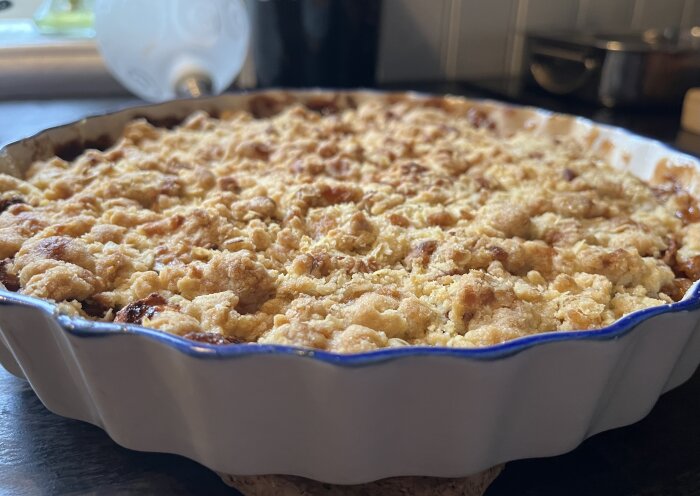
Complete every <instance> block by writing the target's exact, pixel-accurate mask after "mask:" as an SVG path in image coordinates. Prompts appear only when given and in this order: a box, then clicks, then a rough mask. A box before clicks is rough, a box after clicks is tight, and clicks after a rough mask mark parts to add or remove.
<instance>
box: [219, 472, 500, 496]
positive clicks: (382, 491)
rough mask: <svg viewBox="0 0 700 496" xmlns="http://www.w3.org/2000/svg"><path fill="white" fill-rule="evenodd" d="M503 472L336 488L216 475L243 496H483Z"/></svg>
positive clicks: (285, 478)
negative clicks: (272, 495) (457, 477)
mask: <svg viewBox="0 0 700 496" xmlns="http://www.w3.org/2000/svg"><path fill="white" fill-rule="evenodd" d="M501 470H503V465H497V466H495V467H492V468H490V469H488V470H484V471H483V472H480V473H478V474H475V475H471V476H469V477H462V478H459V479H444V478H440V477H392V478H390V479H383V480H379V481H375V482H369V483H367V484H358V485H354V486H339V485H334V484H324V483H322V482H317V481H314V480H311V479H305V478H303V477H295V476H291V475H252V476H235V475H227V474H219V475H220V476H221V478H222V479H223V481H224V482H225V483H226V484H228V485H229V486H231V487H234V488H236V489H237V490H238V491H240V492H241V493H243V494H244V495H245V496H268V495H271V494H274V495H276V496H373V495H381V496H407V495H411V496H482V495H483V494H484V492H485V491H486V489H487V488H488V487H489V486H490V485H491V483H492V482H493V481H494V480H495V479H496V477H497V476H498V474H500V473H501Z"/></svg>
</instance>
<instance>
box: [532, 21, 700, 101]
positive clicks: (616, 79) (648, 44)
mask: <svg viewBox="0 0 700 496" xmlns="http://www.w3.org/2000/svg"><path fill="white" fill-rule="evenodd" d="M525 60H526V61H527V62H526V64H525V69H526V70H525V74H524V76H525V78H526V79H527V80H528V81H529V82H530V83H534V84H536V85H538V86H540V87H542V88H544V89H545V90H547V91H549V92H551V93H555V94H559V95H575V96H578V97H581V98H583V99H586V100H589V101H595V102H597V103H600V104H602V105H605V106H607V107H614V106H620V105H653V104H657V105H659V104H677V103H680V102H681V101H682V99H683V95H684V94H685V92H686V91H687V90H688V88H691V87H693V86H697V85H700V28H698V27H696V28H693V29H690V30H685V31H678V30H648V31H645V32H642V33H624V34H617V35H611V34H605V33H597V34H596V33H557V34H538V33H532V34H529V35H528V36H527V43H526V59H525Z"/></svg>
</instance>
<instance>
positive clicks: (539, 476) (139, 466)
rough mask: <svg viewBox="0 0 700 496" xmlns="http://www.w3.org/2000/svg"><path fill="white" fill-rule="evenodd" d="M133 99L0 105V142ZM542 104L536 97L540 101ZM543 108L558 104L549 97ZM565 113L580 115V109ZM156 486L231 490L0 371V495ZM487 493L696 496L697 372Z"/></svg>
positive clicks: (663, 135)
mask: <svg viewBox="0 0 700 496" xmlns="http://www.w3.org/2000/svg"><path fill="white" fill-rule="evenodd" d="M418 89H428V90H431V89H432V90H435V91H441V90H443V88H441V87H438V88H425V87H423V88H418ZM444 90H446V91H452V92H455V93H457V92H463V91H461V88H454V87H450V88H444ZM469 93H470V94H474V93H473V92H471V91H470V92H469ZM525 101H526V102H527V100H525ZM133 102H134V100H131V99H111V100H78V101H45V102H37V101H35V102H4V103H0V146H1V145H3V144H5V143H7V142H9V141H13V140H15V139H19V138H22V137H24V136H28V135H30V134H32V133H34V132H36V131H38V130H40V129H42V128H44V127H48V126H53V125H57V124H60V123H63V122H68V121H71V120H75V119H77V118H80V117H82V116H84V115H89V114H94V113H99V112H102V111H105V110H108V109H114V108H119V107H122V106H125V105H128V104H131V103H133ZM545 103H546V102H545ZM545 103H542V102H541V101H540V102H537V104H539V105H543V106H548V105H546V104H545ZM552 107H554V108H555V109H557V110H567V108H566V107H564V108H562V106H561V104H558V103H557V104H556V105H552ZM570 111H572V112H576V113H586V112H585V111H583V110H581V108H580V107H574V108H572V109H571V110H570ZM589 115H590V116H591V117H593V118H596V115H591V114H589ZM601 116H602V117H601ZM598 120H601V121H605V122H610V123H613V124H625V123H627V124H628V125H630V126H631V127H635V128H636V129H637V130H639V131H641V132H643V133H645V134H648V135H652V136H656V137H658V138H660V139H663V140H666V141H669V142H672V143H675V144H676V145H677V146H679V147H680V148H684V149H686V150H689V151H696V152H697V150H700V139H699V138H698V137H696V136H693V135H690V136H689V135H687V134H683V133H678V134H677V132H678V115H675V116H673V115H671V116H669V115H663V116H660V115H658V114H646V115H645V114H641V115H639V114H629V113H610V112H608V111H605V112H604V113H602V114H599V115H598ZM156 493H157V494H173V495H189V494H208V495H213V496H215V495H218V494H228V495H230V494H237V493H236V492H235V491H234V490H233V489H231V488H229V487H227V486H226V485H225V484H224V483H223V482H222V481H221V480H220V479H219V477H218V476H217V475H216V474H214V473H213V472H211V471H210V470H208V469H206V468H204V467H202V466H201V465H198V464H197V463H195V462H192V461H190V460H187V459H185V458H182V457H179V456H174V455H163V454H154V453H138V452H134V451H130V450H127V449H125V448H121V447H120V446H118V445H116V444H115V443H114V442H112V441H111V440H110V439H109V437H108V436H107V435H106V434H105V433H104V432H103V431H102V430H100V429H99V428H97V427H94V426H91V425H88V424H84V423H81V422H77V421H73V420H68V419H64V418H61V417H58V416H56V415H53V414H52V413H50V412H48V411H47V410H46V409H45V408H44V407H43V405H42V404H41V403H40V402H39V400H38V399H37V398H36V396H35V395H34V393H33V392H32V391H31V388H30V387H29V385H28V384H27V383H26V382H24V381H22V380H19V379H16V378H14V377H12V376H10V375H9V374H8V373H6V372H5V371H4V370H2V369H0V496H4V495H13V496H14V495H24V494H28V495H34V494H52V495H53V494H71V495H72V494H76V495H78V494H156ZM486 494H487V496H500V495H515V494H517V495H522V496H530V495H552V496H554V495H556V496H559V495H563V494H568V495H574V496H575V495H582V496H583V495H591V494H595V495H598V496H607V495H611V496H612V495H615V496H626V495H629V496H632V495H639V496H646V495H666V494H668V495H683V496H690V495H700V373H696V374H695V376H694V377H693V379H692V380H691V381H690V382H688V383H686V384H685V385H683V386H681V387H680V388H678V389H677V390H675V391H672V392H670V393H668V394H666V395H665V396H664V397H662V398H661V400H660V401H659V403H658V405H657V406H656V407H655V409H654V410H653V411H652V413H651V414H650V415H649V416H648V417H647V418H646V419H644V420H643V421H641V422H639V423H637V424H635V425H633V426H629V427H625V428H622V429H617V430H614V431H610V432H606V433H602V434H599V435H597V436H595V437H593V438H592V439H589V440H588V441H586V442H584V443H583V445H582V446H580V447H579V448H578V449H576V450H574V451H573V452H571V453H569V454H566V455H562V456H558V457H553V458H548V459H536V460H524V461H516V462H511V463H509V464H508V465H507V466H506V469H505V470H504V472H503V473H502V474H501V476H500V477H499V478H498V479H497V480H496V482H495V483H494V484H493V485H492V486H491V488H489V490H488V491H487V493H486Z"/></svg>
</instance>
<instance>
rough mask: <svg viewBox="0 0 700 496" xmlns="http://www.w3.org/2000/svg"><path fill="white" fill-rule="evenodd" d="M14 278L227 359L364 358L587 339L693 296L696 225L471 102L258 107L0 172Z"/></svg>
mask: <svg viewBox="0 0 700 496" xmlns="http://www.w3.org/2000/svg"><path fill="white" fill-rule="evenodd" d="M0 212H1V213H0V261H2V262H0V284H1V285H3V286H4V287H6V288H7V289H9V290H11V291H20V292H21V293H23V294H27V295H32V296H36V297H40V298H46V299H50V300H54V301H56V302H58V303H59V307H60V308H61V309H62V310H63V311H64V312H67V313H70V314H74V315H82V316H84V317H89V318H97V319H101V320H106V321H111V320H114V321H116V322H125V323H137V324H141V325H144V326H148V327H153V328H156V329H161V330H163V331H166V332H170V333H175V334H179V335H182V336H185V337H187V338H190V339H193V340H196V341H203V342H206V343H213V344H227V343H238V342H261V343H280V344H289V345H298V346H306V347H311V348H319V349H327V350H331V351H337V352H360V351H367V350H372V349H375V348H380V347H386V346H406V345H435V346H453V347H472V346H485V345H490V344H495V343H499V342H503V341H506V340H509V339H513V338H517V337H520V336H525V335H528V334H534V333H541V332H546V331H552V330H573V329H593V328H599V327H602V326H605V325H608V324H610V323H612V322H613V321H615V320H616V319H619V318H620V317H622V316H623V315H625V314H627V313H629V312H632V311H634V310H638V309H641V308H646V307H651V306H655V305H661V304H665V303H669V302H671V301H673V300H678V299H680V298H682V296H683V295H684V293H685V292H686V291H687V289H688V288H689V286H690V284H691V283H692V281H694V280H697V279H698V278H699V277H700V223H699V222H700V210H698V206H697V203H696V201H695V199H694V198H693V197H692V196H691V195H690V194H688V193H687V192H685V191H684V190H683V188H681V187H680V186H678V183H676V182H674V178H673V177H672V174H671V175H669V177H667V178H661V182H660V184H658V185H655V186H654V187H652V186H650V185H648V184H647V183H645V182H643V181H641V180H639V179H637V178H635V177H634V176H632V175H631V174H629V173H626V172H622V171H619V170H616V169H613V168H612V167H610V166H608V165H607V164H605V163H604V162H602V161H600V160H597V159H595V158H593V157H592V156H591V155H590V154H589V153H588V151H587V150H586V149H585V147H584V146H583V145H581V144H580V143H579V142H577V141H576V140H574V139H573V138H571V139H567V138H562V137H558V138H556V139H555V138H552V137H546V136H540V135H534V134H533V133H529V132H528V131H519V132H515V133H513V134H508V135H505V134H503V133H500V132H499V130H498V126H497V125H496V124H495V122H494V121H493V120H492V119H491V117H490V115H489V113H488V112H487V111H486V110H484V109H482V108H478V107H476V106H475V104H473V103H471V102H468V101H465V100H462V99H459V98H434V99H428V100H420V99H414V98H409V97H404V98H401V97H391V98H385V99H382V98H377V99H374V100H367V101H364V102H360V103H357V102H353V101H351V100H350V99H346V100H345V101H343V100H342V99H341V100H336V99H327V100H325V101H324V100H318V101H315V102H312V103H311V104H308V105H307V106H303V105H300V104H298V103H294V102H292V101H285V100H284V99H281V100H280V99H265V98H264V97H257V98H256V99H254V100H253V102H252V103H251V112H246V111H234V112H228V113H223V114H222V115H221V116H219V118H212V117H209V116H207V115H206V114H204V113H196V114H193V115H192V116H191V117H190V118H189V119H187V121H185V122H184V123H183V124H182V125H181V126H179V127H176V128H174V129H170V130H168V129H160V128H155V127H153V126H151V125H149V124H148V123H146V122H145V121H143V120H137V121H134V122H132V123H131V124H129V125H128V127H127V129H126V130H125V132H124V137H123V138H122V139H121V140H120V141H119V142H118V143H117V144H116V145H115V146H113V147H112V148H110V149H108V150H106V151H104V152H100V151H96V150H87V151H85V152H84V153H83V154H82V155H80V156H79V157H78V158H77V159H75V160H74V161H72V162H66V161H64V160H62V159H60V158H57V157H54V158H52V159H50V160H47V161H43V162H38V163H35V164H34V165H33V166H32V167H31V168H30V169H29V171H28V173H27V177H26V178H25V180H19V179H16V178H13V177H10V176H8V175H3V174H0Z"/></svg>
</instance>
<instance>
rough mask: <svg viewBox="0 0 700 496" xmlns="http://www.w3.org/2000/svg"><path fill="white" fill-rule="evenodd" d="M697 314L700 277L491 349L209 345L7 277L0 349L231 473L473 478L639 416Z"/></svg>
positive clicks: (77, 406)
mask: <svg viewBox="0 0 700 496" xmlns="http://www.w3.org/2000/svg"><path fill="white" fill-rule="evenodd" d="M267 94H269V92H268V93H267ZM350 94H351V95H352V96H353V98H355V99H363V98H378V97H381V94H378V93H373V92H352V93H350ZM256 95H260V93H248V94H237V95H225V96H220V97H216V98H209V99H202V100H182V101H175V102H169V103H164V104H158V105H151V106H147V107H140V108H135V109H127V110H123V111H120V112H116V113H113V114H109V115H103V116H98V117H91V118H88V119H84V120H82V121H79V122H76V123H73V124H69V125H65V126H61V127H57V128H53V129H50V130H47V131H44V132H42V133H40V134H38V135H36V136H34V137H31V138H28V139H26V140H23V141H20V142H17V143H14V144H11V145H9V146H7V147H6V148H5V149H3V150H2V151H0V171H4V172H9V173H12V174H16V175H18V174H21V173H22V172H23V171H24V170H25V169H26V167H27V166H28V165H29V164H30V163H31V162H32V161H33V160H35V159H39V158H44V157H48V156H50V155H53V154H54V153H56V152H57V151H60V153H64V154H65V153H69V152H70V151H71V150H72V151H73V152H76V151H78V150H80V149H83V148H85V147H89V146H94V144H95V143H100V144H102V145H105V144H107V143H109V142H110V141H113V140H114V139H115V138H116V137H118V136H119V134H120V133H121V131H122V129H123V127H124V125H125V124H126V123H127V122H128V121H130V120H131V119H133V118H135V117H137V116H145V117H147V118H149V119H150V120H151V121H154V122H159V121H160V122H166V121H169V122H173V121H176V120H178V119H181V118H184V117H185V116H186V115H188V114H189V113H191V112H192V111H194V110H197V109H204V110H208V111H212V112H215V111H219V110H223V109H235V108H245V107H246V106H247V105H248V102H249V100H250V99H251V98H255V96H256ZM285 95H287V96H289V95H291V96H292V97H293V98H298V99H301V100H304V99H306V98H309V97H314V98H317V97H318V96H319V95H322V96H328V95H329V94H328V93H325V92H320V91H306V92H303V91H302V92H291V93H290V92H287V93H285ZM416 98H422V97H421V96H419V95H416ZM474 104H475V105H479V106H481V107H484V108H486V109H487V110H488V111H489V112H490V114H491V115H492V116H493V118H494V119H495V120H496V122H497V125H498V127H499V128H500V129H505V130H508V129H516V128H521V127H526V128H528V129H530V130H531V132H533V133H540V132H542V133H552V134H566V135H574V136H576V137H578V138H579V139H582V140H585V141H586V142H587V143H589V144H590V146H591V149H592V150H593V151H596V152H597V153H598V154H599V155H603V156H605V158H606V159H607V160H608V161H609V162H611V163H612V164H613V165H615V166H617V167H626V168H628V169H629V170H631V171H632V172H633V173H635V174H636V175H638V176H639V177H641V178H643V179H648V178H650V177H651V175H652V174H653V171H654V170H655V167H656V165H657V164H658V163H659V162H660V161H663V160H667V161H669V162H670V163H673V164H680V165H685V166H691V167H694V168H697V167H700V162H699V161H698V159H696V158H693V157H690V156H688V155H684V154H682V153H680V152H677V151H674V150H672V149H670V148H668V147H666V146H665V145H663V144H662V143H659V142H656V141H653V140H649V139H645V138H642V137H639V136H635V135H633V134H630V133H628V132H626V131H624V130H621V129H617V128H612V127H608V126H603V125H595V124H593V123H592V122H590V121H588V120H585V119H581V118H575V117H568V116H562V115H558V114H551V113H549V112H545V111H543V110H538V109H532V108H522V107H514V106H508V105H505V104H500V103H496V102H474ZM66 150H68V151H66ZM687 186H689V187H691V188H693V187H695V186H696V185H692V184H689V185H687ZM699 322H700V289H699V287H698V284H694V285H693V286H692V287H691V289H690V290H689V292H688V294H686V296H685V298H684V299H683V300H682V301H680V302H678V303H674V304H670V305H664V306H659V307H654V308H649V309H645V310H641V311H638V312H635V313H633V314H630V315H628V316H626V317H624V318H623V319H621V320H619V321H617V322H616V323H614V324H613V325H611V326H609V327H606V328H603V329H599V330H593V331H580V332H552V333H546V334H539V335H533V336H528V337H525V338H520V339H517V340H513V341H509V342H506V343H503V344H500V345H497V346H491V347H486V348H477V349H450V348H427V347H405V348H392V349H383V350H379V351H373V352H369V353H362V354H354V355H338V354H333V353H327V352H321V351H312V350H302V349H297V348H290V347H284V346H273V345H256V344H253V345H250V344H246V345H229V346H212V345H208V344H203V343H197V342H192V341H188V340H185V339H182V338H179V337H177V336H173V335H169V334H166V333H164V332H161V331H157V330H153V329H147V328H144V327H140V326H136V325H120V324H111V323H96V322H91V321H87V320H84V319H79V318H71V317H67V316H64V315H59V314H58V313H57V312H56V310H55V307H54V305H52V304H51V303H49V302H46V301H42V300H38V299H35V298H31V297H26V296H22V295H18V294H16V293H11V292H7V291H0V363H2V365H3V366H4V367H5V368H6V369H7V370H8V371H10V372H11V373H12V374H14V375H16V376H18V377H22V378H26V379H27V380H28V381H29V383H30V384H31V386H32V388H33V389H34V391H35V392H36V394H37V395H38V397H39V398H40V399H41V401H42V402H43V403H44V405H46V407H47V408H48V409H49V410H51V411H52V412H55V413H57V414H59V415H63V416H65V417H70V418H75V419H80V420H83V421H86V422H90V423H92V424H95V425H98V426H100V427H102V428H103V429H104V430H105V431H106V432H107V433H108V434H109V435H110V436H111V437H112V438H113V439H114V440H115V441H116V442H117V443H119V444H121V445H123V446H126V447H128V448H131V449H135V450H142V451H159V452H168V453H177V454H180V455H184V456H186V457H189V458H192V459H194V460H196V461H198V462H200V463H202V464H204V465H206V466H207V467H210V468H211V469H214V470H216V471H218V472H224V473H229V474H237V475H256V474H269V473H274V474H291V475H299V476H304V477H309V478H312V479H316V480H320V481H323V482H331V483H342V484H354V483H363V482H368V481H372V480H376V479H381V478H385V477H391V476H401V475H426V476H441V477H459V476H465V475H469V474H473V473H476V472H479V471H481V470H483V469H486V468H488V467H491V466H493V465H496V464H499V463H502V462H506V461H509V460H514V459H518V458H527V457H541V456H549V455H557V454H560V453H564V452H566V451H569V450H571V449H573V448H575V447H576V446H577V445H578V444H579V443H581V442H582V441H583V440H584V439H586V438H587V437H589V436H591V435H593V434H595V433H597V432H601V431H604V430H607V429H612V428H615V427H619V426H623V425H627V424H630V423H633V422H636V421H637V420H640V419H641V418H643V417H644V416H645V415H646V414H647V413H648V412H649V411H650V410H651V408H652V407H653V405H654V404H655V402H656V401H657V399H658V398H659V396H660V395H661V394H662V393H663V392H665V391H668V390H669V389H672V388H674V387H676V386H678V385H680V384H681V383H683V382H684V381H686V380H687V379H688V378H690V377H691V375H692V374H693V373H694V371H695V370H696V368H697V367H698V363H699V362H700V331H698V326H699Z"/></svg>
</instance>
